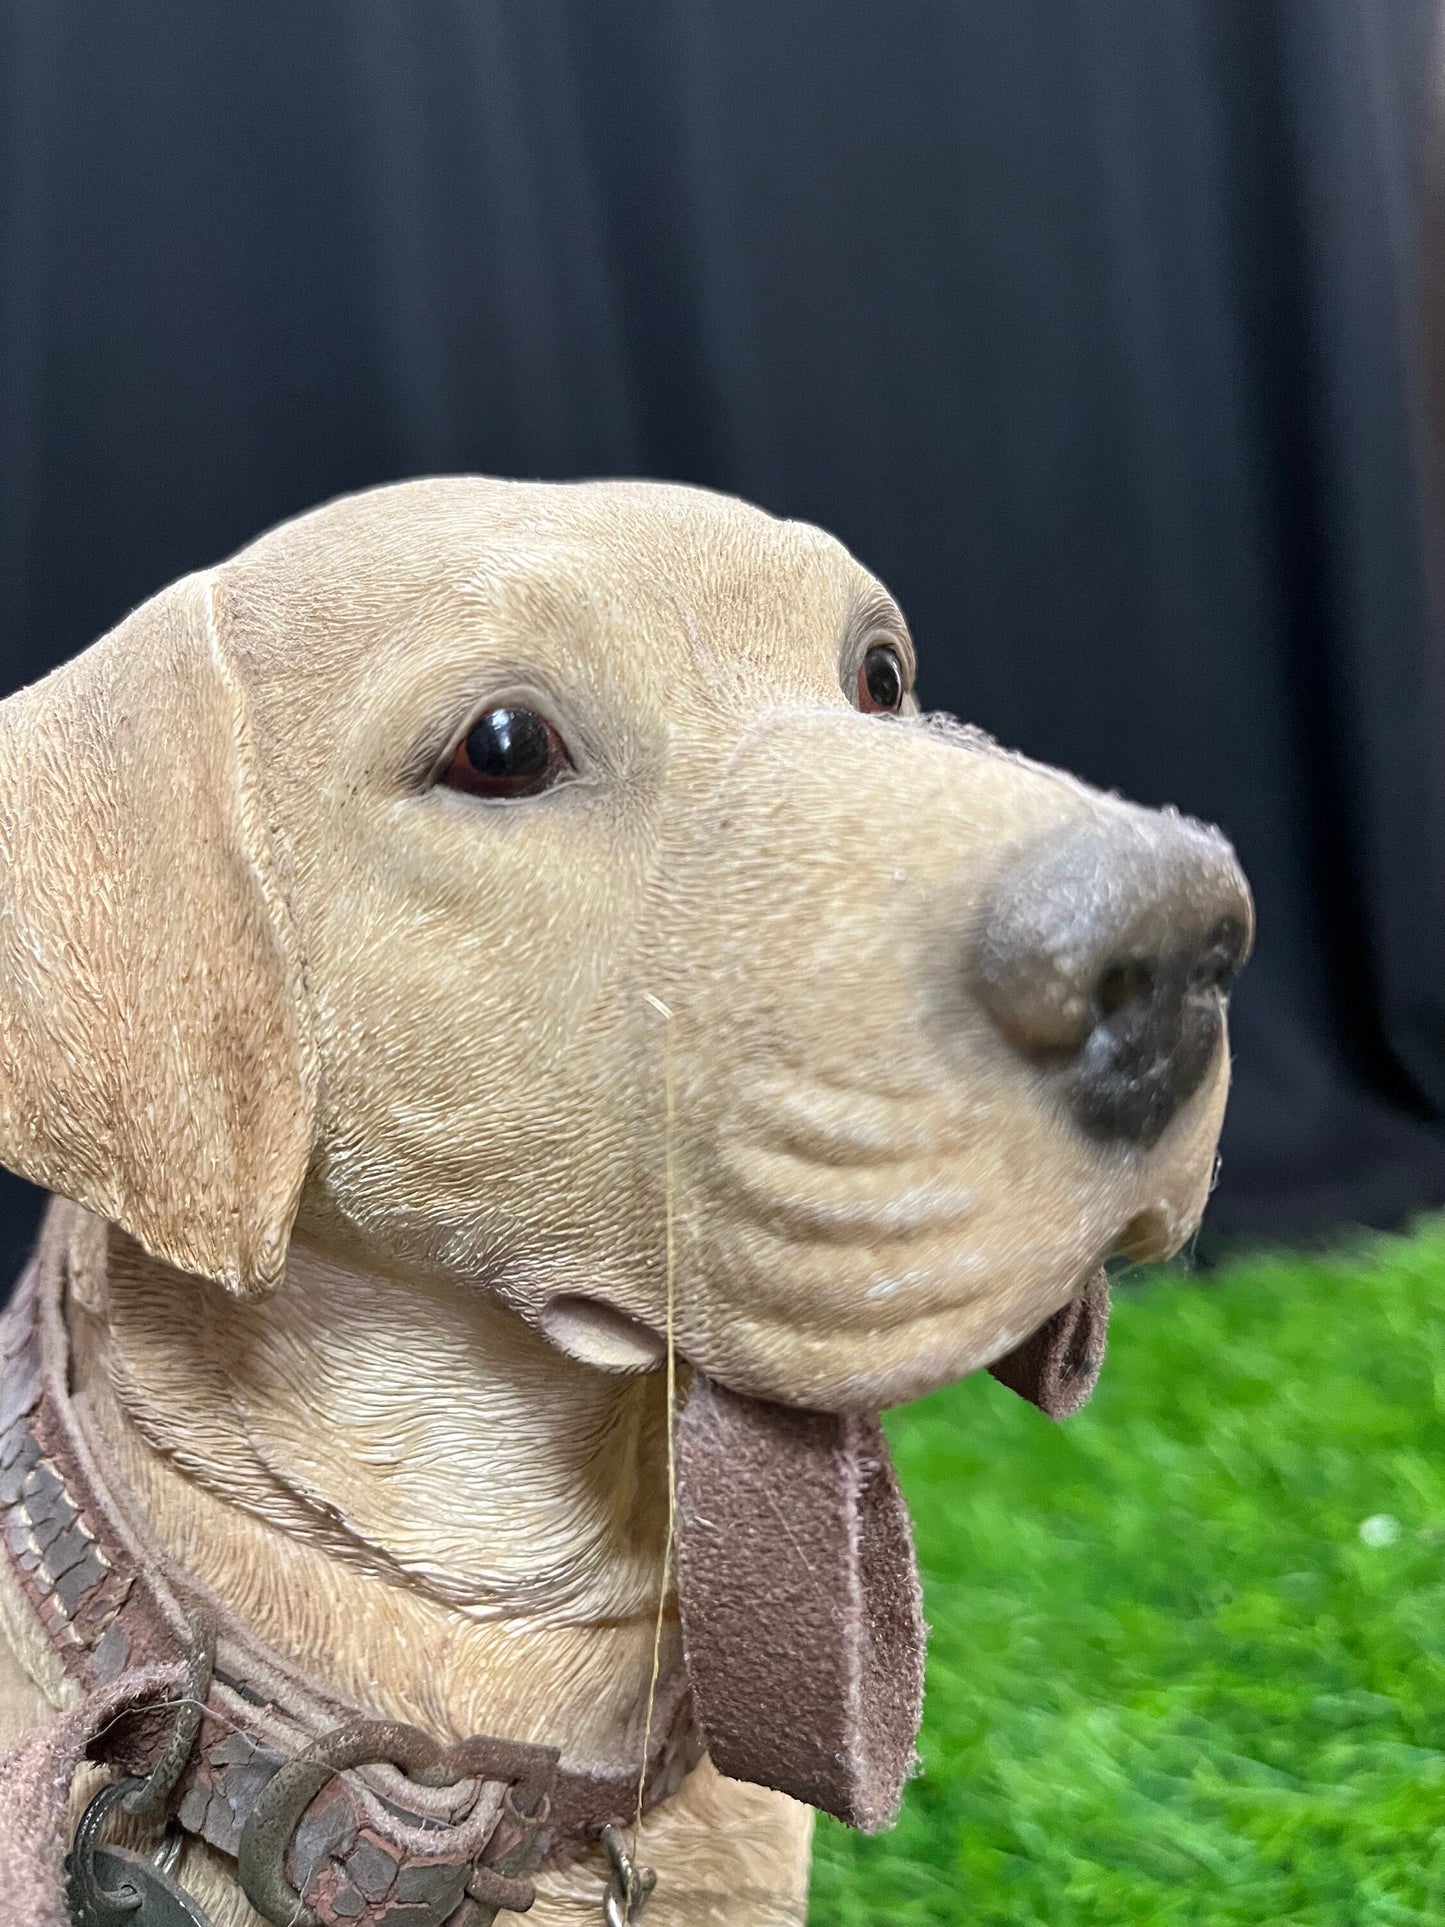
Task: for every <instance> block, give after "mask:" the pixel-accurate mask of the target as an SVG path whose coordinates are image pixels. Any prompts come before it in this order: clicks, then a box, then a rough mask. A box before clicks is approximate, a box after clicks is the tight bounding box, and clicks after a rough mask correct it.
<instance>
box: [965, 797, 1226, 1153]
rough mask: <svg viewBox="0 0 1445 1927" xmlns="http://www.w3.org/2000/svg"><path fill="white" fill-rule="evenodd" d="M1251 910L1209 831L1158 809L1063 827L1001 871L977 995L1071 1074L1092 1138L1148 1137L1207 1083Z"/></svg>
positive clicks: (1081, 1119) (1070, 1088)
mask: <svg viewBox="0 0 1445 1927" xmlns="http://www.w3.org/2000/svg"><path fill="white" fill-rule="evenodd" d="M1253 934H1254V911H1253V906H1252V904H1251V901H1250V895H1249V886H1248V885H1247V884H1246V882H1245V880H1244V875H1243V872H1242V871H1241V870H1240V868H1239V865H1238V863H1237V862H1236V861H1235V858H1234V852H1233V851H1232V850H1231V849H1230V847H1229V845H1228V843H1227V842H1226V841H1225V840H1224V838H1223V837H1222V836H1221V835H1220V834H1219V833H1218V831H1216V830H1210V829H1206V828H1205V827H1204V826H1203V825H1202V824H1198V823H1193V822H1190V821H1188V820H1186V819H1185V818H1182V817H1179V816H1177V815H1174V814H1172V813H1169V812H1158V813H1150V812H1147V811H1143V810H1139V811H1128V812H1125V811H1120V813H1119V815H1118V816H1117V817H1114V816H1099V817H1097V818H1092V819H1090V820H1088V821H1086V822H1082V823H1075V824H1072V825H1070V826H1069V827H1068V828H1067V829H1066V830H1064V831H1062V832H1058V833H1055V834H1054V835H1052V836H1049V837H1046V838H1045V839H1044V840H1043V841H1042V842H1040V843H1037V844H1035V845H1034V846H1033V847H1032V848H1030V849H1029V850H1028V851H1027V852H1026V853H1025V854H1024V856H1023V857H1022V858H1021V859H1020V860H1019V861H1018V862H1017V863H1016V864H1015V865H1014V866H1013V868H1012V869H1011V870H1009V871H1008V872H1007V874H1006V875H1005V877H1004V880H1003V883H1002V886H1001V888H1000V890H999V894H998V896H997V898H996V899H995V901H994V903H993V906H992V909H991V911H990V913H989V915H988V919H987V922H986V924H985V926H984V929H983V932H982V936H981V938H980V940H979V946H978V952H977V959H976V962H977V978H978V984H979V989H980V993H981V995H982V998H983V1002H984V1005H985V1007H986V1009H987V1010H988V1012H989V1014H990V1016H991V1017H992V1018H993V1020H994V1022H995V1023H996V1024H997V1025H998V1027H999V1029H1000V1030H1001V1031H1002V1032H1003V1034H1004V1036H1005V1037H1007V1038H1008V1039H1009V1041H1010V1042H1011V1043H1012V1044H1014V1045H1015V1046H1016V1047H1017V1049H1019V1050H1020V1051H1022V1052H1023V1053H1024V1055H1025V1056H1027V1057H1029V1058H1030V1059H1032V1060H1033V1061H1034V1062H1035V1063H1038V1064H1042V1065H1047V1066H1052V1067H1057V1068H1060V1069H1062V1070H1064V1071H1066V1073H1067V1092H1068V1102H1069V1106H1070V1109H1071V1110H1072V1112H1073V1114H1074V1117H1075V1118H1076V1119H1077V1121H1078V1123H1079V1125H1080V1126H1081V1128H1082V1129H1083V1130H1084V1131H1086V1132H1087V1133H1088V1134H1089V1136H1091V1137H1094V1138H1098V1139H1103V1140H1106V1141H1107V1140H1120V1139H1123V1140H1126V1141H1127V1142H1129V1143H1131V1144H1140V1145H1145V1146H1148V1145H1151V1144H1153V1143H1155V1142H1156V1140H1157V1139H1158V1138H1159V1137H1160V1136H1161V1134H1162V1133H1163V1131H1164V1128H1165V1126H1166V1125H1167V1124H1168V1123H1169V1120H1170V1119H1171V1118H1172V1117H1173V1116H1174V1114H1175V1112H1176V1111H1177V1110H1178V1109H1179V1107H1180V1105H1181V1104H1183V1103H1184V1102H1185V1101H1186V1099H1188V1098H1189V1097H1191V1096H1192V1095H1193V1093H1194V1092H1195V1091H1196V1090H1198V1088H1199V1086H1200V1085H1201V1084H1202V1083H1203V1081H1204V1078H1205V1075H1206V1073H1207V1072H1208V1070H1209V1068H1210V1066H1211V1065H1212V1064H1213V1062H1214V1060H1215V1057H1216V1054H1217V1053H1218V1051H1219V1048H1220V1040H1221V1038H1222V1036H1223V1033H1224V1005H1225V993H1226V992H1227V991H1228V989H1229V986H1230V984H1231V983H1232V982H1233V981H1234V979H1235V977H1236V976H1237V975H1238V974H1239V971H1240V969H1241V968H1242V967H1243V965H1244V962H1245V960H1246V958H1247V957H1248V955H1249V950H1250V945H1251V943H1252V941H1253Z"/></svg>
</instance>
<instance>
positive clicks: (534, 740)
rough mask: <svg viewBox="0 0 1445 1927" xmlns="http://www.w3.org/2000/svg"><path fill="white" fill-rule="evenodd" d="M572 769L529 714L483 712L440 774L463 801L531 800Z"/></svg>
mask: <svg viewBox="0 0 1445 1927" xmlns="http://www.w3.org/2000/svg"><path fill="white" fill-rule="evenodd" d="M571 768H572V758H571V757H570V756H569V755H568V754H567V748H566V745H565V744H564V743H563V741H562V738H561V737H560V736H559V735H558V734H557V732H556V730H555V729H554V728H553V727H552V725H551V724H550V723H549V722H548V721H547V718H546V717H545V716H539V715H538V714H537V712H536V710H535V709H489V710H487V712H486V713H485V715H482V716H478V718H477V720H476V721H475V722H474V723H473V724H472V726H471V728H470V729H469V730H468V731H467V733H466V735H465V736H463V738H462V740H461V741H460V742H459V743H458V744H457V746H456V749H455V750H454V751H453V753H452V758H451V761H450V762H449V763H448V764H447V766H446V768H445V770H444V771H443V772H442V779H441V780H442V782H443V783H444V784H445V785H446V786H447V788H448V789H454V790H465V791H466V792H467V794H468V795H469V796H492V797H513V796H535V795H536V794H537V792H538V791H539V790H545V789H548V788H550V787H551V785H552V784H553V783H555V782H556V780H557V778H558V777H559V776H561V775H563V774H564V772H565V771H567V770H569V769H571Z"/></svg>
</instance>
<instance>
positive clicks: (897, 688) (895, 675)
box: [858, 642, 908, 716]
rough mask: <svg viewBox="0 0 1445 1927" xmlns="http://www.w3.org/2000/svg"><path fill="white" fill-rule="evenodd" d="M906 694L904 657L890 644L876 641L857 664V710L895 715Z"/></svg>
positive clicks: (906, 678)
mask: <svg viewBox="0 0 1445 1927" xmlns="http://www.w3.org/2000/svg"><path fill="white" fill-rule="evenodd" d="M907 694H908V677H907V675H906V673H905V671H904V668H903V658H902V657H901V656H900V655H899V653H898V651H897V650H896V649H894V648H893V647H892V646H891V644H889V643H886V642H875V643H874V644H873V646H872V648H871V649H869V650H868V652H867V653H866V655H865V656H864V658H863V660H862V662H861V663H860V664H859V665H858V707H859V708H860V709H862V710H867V711H870V712H873V713H876V712H878V711H880V710H881V711H882V712H883V713H884V714H885V715H894V716H896V715H897V713H898V711H899V710H900V709H901V708H902V707H903V699H904V697H905V696H906V695H907Z"/></svg>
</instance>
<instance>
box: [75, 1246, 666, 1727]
mask: <svg viewBox="0 0 1445 1927" xmlns="http://www.w3.org/2000/svg"><path fill="white" fill-rule="evenodd" d="M70 1236H71V1277H72V1280H73V1281H74V1283H73V1286H72V1309H71V1314H70V1316H71V1321H72V1325H73V1329H74V1338H75V1347H76V1367H75V1369H76V1394H77V1404H78V1406H79V1407H80V1408H81V1409H82V1411H84V1412H85V1413H86V1415H87V1418H88V1422H89V1423H90V1424H91V1425H92V1426H93V1427H94V1429H95V1431H96V1432H97V1434H98V1435H99V1438H100V1440H101V1442H102V1443H103V1446H104V1448H105V1449H106V1451H107V1452H108V1453H109V1455H110V1457H111V1459H112V1460H113V1462H114V1463H115V1464H116V1465H117V1467H118V1470H119V1471H120V1473H121V1476H122V1477H123V1478H124V1480H125V1481H126V1483H127V1484H128V1486H129V1487H130V1488H131V1490H132V1491H133V1492H134V1494H135V1497H136V1501H137V1504H138V1507H139V1509H140V1511H141V1512H142V1513H143V1515H144V1517H145V1519H146V1520H147V1522H148V1524H149V1527H150V1530H151V1532H152V1534H153V1535H154V1536H155V1537H156V1538H157V1539H158V1540H159V1541H160V1543H161V1545H162V1546H163V1547H164V1549H165V1551H166V1552H167V1553H168V1554H169V1555H170V1556H171V1557H172V1558H173V1559H174V1560H176V1561H177V1562H178V1563H179V1564H180V1565H181V1566H183V1567H184V1568H185V1569H186V1570H187V1571H189V1572H191V1573H193V1574H194V1575H195V1576H196V1577H197V1578H199V1579H200V1580H202V1581H203V1582H204V1583H205V1584H207V1585H209V1586H210V1587H212V1588H213V1589H214V1590H215V1591H216V1592H218V1593H219V1594H221V1595H222V1596H223V1597H224V1598H225V1599H227V1600H228V1602H229V1603H230V1604H231V1605H232V1606H233V1607H234V1608H235V1609H236V1610H237V1611H238V1612H240V1613H241V1614H243V1615H244V1616H245V1617H246V1618H247V1619H248V1621H249V1622H250V1623H251V1624H252V1626H253V1627H254V1628H255V1631H256V1632H257V1634H258V1635H259V1636H260V1637H261V1638H262V1639H264V1640H266V1641H268V1642H269V1643H270V1644H272V1645H273V1646H275V1647H276V1648H277V1649H278V1650H280V1651H281V1652H283V1653H284V1654H286V1655H287V1656H288V1657H289V1658H291V1659H292V1660H293V1661H294V1662H296V1663H297V1664H299V1665H300V1666H302V1667H304V1668H305V1669H306V1670H307V1671H308V1672H310V1673H312V1674H313V1675H314V1676H315V1677H317V1678H318V1679H320V1680H323V1681H325V1682H326V1683H327V1684H328V1685H330V1686H331V1688H332V1689H333V1690H334V1691H336V1692H338V1693H340V1694H343V1695H345V1696H347V1697H349V1698H351V1699H354V1700H356V1701H358V1702H359V1703H360V1704H362V1705H364V1706H366V1707H368V1708H370V1709H374V1710H375V1711H376V1712H377V1713H379V1714H382V1715H384V1716H388V1717H394V1718H400V1719H405V1720H409V1721H412V1722H414V1723H416V1724H418V1725H421V1726H424V1727H426V1728H428V1729H429V1730H431V1731H434V1732H436V1733H438V1734H439V1735H457V1736H460V1735H463V1734H466V1733H470V1732H477V1731H486V1732H493V1733H500V1734H506V1735H508V1736H511V1737H515V1738H519V1739H526V1740H535V1741H540V1742H543V1743H549V1744H553V1745H561V1746H562V1747H563V1748H564V1750H565V1751H567V1752H569V1753H573V1754H576V1753H582V1752H587V1751H594V1750H595V1751H598V1752H606V1753H610V1752H615V1750H616V1747H617V1745H618V1743H619V1738H620V1736H622V1735H623V1734H630V1733H632V1732H633V1731H635V1729H636V1726H637V1716H638V1708H639V1705H640V1703H641V1702H642V1700H643V1699H644V1698H645V1696H646V1692H647V1682H648V1677H649V1673H650V1668H651V1663H652V1648H653V1628H654V1619H655V1614H656V1608H657V1590H658V1585H659V1583H660V1579H661V1574H662V1566H663V1542H664V1533H665V1521H666V1481H665V1452H664V1425H665V1407H664V1394H663V1386H662V1384H661V1381H660V1380H659V1379H658V1378H656V1377H644V1378H616V1377H611V1376H608V1375H606V1374H603V1373H600V1372H596V1371H593V1370H591V1369H589V1368H587V1367H584V1366H580V1365H577V1364H575V1363H573V1362H571V1361H569V1360H567V1359H565V1358H563V1357H562V1356H561V1355H560V1354H559V1353H557V1352H556V1351H555V1350H553V1349H552V1348H551V1347H550V1346H548V1345H547V1344H546V1342H545V1341H544V1340H542V1339H541V1338H539V1337H538V1336H537V1335H536V1334H534V1333H533V1332H531V1331H530V1330H529V1329H528V1328H527V1327H526V1326H525V1325H524V1324H522V1323H521V1321H520V1320H518V1319H517V1318H515V1317H514V1316H513V1315H512V1314H511V1313H509V1312H508V1311H506V1310H505V1309H504V1308H502V1307H501V1306H499V1305H498V1304H496V1303H495V1301H493V1300H491V1299H488V1298H486V1297H484V1296H483V1295H481V1294H474V1295H473V1294H466V1293H463V1292H460V1291H457V1290H442V1289H438V1288H437V1287H435V1286H433V1285H428V1284H418V1283H409V1282H405V1281H402V1280H399V1279H397V1278H393V1277H385V1276H381V1275H379V1274H376V1273H372V1272H368V1271H362V1270H358V1269H355V1268H350V1267H343V1266H340V1265H337V1264H335V1263H333V1262H331V1261H329V1260H328V1259H327V1258H326V1257H324V1256H323V1255H322V1254H320V1253H318V1252H316V1251H313V1250H308V1249H306V1248H305V1247H304V1246H298V1247H297V1248H296V1249H295V1251H294V1252H293V1255H292V1258H291V1261H290V1263H289V1266H288V1269H287V1273H286V1277H285V1279H284V1281H283V1283H282V1285H281V1286H280V1287H279V1288H278V1290H277V1291H276V1292H275V1294H274V1295H273V1296H271V1297H270V1298H268V1299H267V1300H266V1301H265V1302H264V1303H262V1304H244V1303H240V1302H238V1301H236V1300H234V1299H231V1298H228V1297H226V1296H224V1295H223V1294H222V1293H221V1292H220V1291H219V1290H218V1289H215V1288H212V1287H209V1286H207V1285H204V1284H202V1283H200V1282H198V1281H197V1280H196V1279H194V1278H190V1277H186V1276H185V1275H183V1274H181V1273H178V1272H176V1271H174V1270H172V1269H170V1268H169V1267H168V1266H165V1265H162V1264H159V1263H157V1262H156V1261H154V1260H151V1259H149V1258H147V1257H146V1256H145V1255H144V1254H143V1253H142V1252H141V1251H140V1250H139V1249H138V1247H136V1246H135V1245H134V1244H132V1243H131V1242H130V1241H129V1240H127V1239H125V1238H123V1237H121V1236H119V1235H118V1234H116V1233H115V1232H114V1231H113V1230H111V1231H107V1228H106V1227H104V1226H102V1225H100V1224H99V1223H98V1221H96V1220H94V1219H87V1218H85V1217H84V1215H83V1214H76V1220H75V1222H74V1224H73V1226H72V1230H71V1234H70ZM664 1650H665V1658H666V1662H667V1663H669V1664H675V1663H676V1659H677V1651H678V1635H677V1630H676V1624H675V1619H674V1618H673V1617H672V1615H671V1613H670V1614H669V1621H668V1628H667V1639H666V1642H665V1649H664Z"/></svg>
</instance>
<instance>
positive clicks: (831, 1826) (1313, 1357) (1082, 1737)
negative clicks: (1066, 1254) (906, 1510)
mask: <svg viewBox="0 0 1445 1927" xmlns="http://www.w3.org/2000/svg"><path fill="white" fill-rule="evenodd" d="M1442 1401H1445V1222H1442V1223H1430V1224H1427V1225H1425V1226H1424V1227H1422V1228H1421V1229H1420V1230H1419V1231H1418V1232H1417V1233H1416V1234H1415V1235H1413V1236H1412V1237H1410V1238H1397V1239H1386V1238H1379V1239H1371V1240H1368V1241H1366V1240H1363V1239H1362V1240H1361V1241H1360V1242H1359V1243H1358V1244H1357V1245H1356V1246H1354V1247H1352V1248H1351V1249H1350V1250H1348V1251H1345V1252H1342V1253H1339V1254H1336V1255H1334V1256H1332V1257H1329V1258H1307V1257H1305V1258H1302V1257H1290V1258H1268V1259H1261V1260H1254V1261H1251V1262H1240V1263H1236V1264H1233V1265H1231V1266H1230V1267H1229V1268H1227V1269H1224V1270H1222V1271H1219V1272H1216V1273H1214V1274H1212V1275H1211V1276H1207V1277H1205V1278H1203V1279H1198V1278H1194V1279H1183V1278H1181V1277H1180V1276H1179V1275H1178V1274H1168V1273H1165V1274H1160V1275H1158V1276H1156V1277H1155V1278H1153V1279H1151V1280H1148V1281H1146V1282H1144V1283H1142V1284H1139V1285H1135V1286H1126V1287H1124V1288H1123V1289H1122V1290H1119V1291H1117V1292H1116V1294H1115V1314H1114V1322H1113V1327H1112V1330H1111V1334H1110V1345H1109V1358H1108V1362H1107V1364H1106V1366H1105V1370H1104V1375H1103V1379H1102V1381H1101V1383H1100V1386H1099V1389H1098V1391H1097V1392H1096V1393H1095V1396H1094V1401H1093V1403H1092V1405H1091V1406H1090V1407H1089V1408H1088V1409H1087V1410H1086V1411H1085V1412H1083V1413H1082V1414H1081V1415H1080V1416H1079V1417H1078V1418H1076V1419H1073V1420H1071V1421H1070V1422H1069V1423H1068V1424H1067V1425H1065V1426H1061V1427H1055V1426H1053V1425H1051V1424H1049V1422H1048V1421H1047V1420H1046V1419H1044V1418H1043V1417H1042V1416H1041V1415H1040V1414H1039V1413H1037V1412H1035V1411H1034V1410H1033V1409H1032V1407H1029V1406H1025V1405H1024V1404H1022V1403H1021V1402H1020V1401H1018V1400H1017V1399H1015V1398H1014V1397H1013V1396H1012V1395H1011V1394H1010V1393H1009V1392H1007V1391H1005V1390H1004V1389H1003V1387H1002V1386H1000V1385H998V1384H996V1383H995V1382H994V1381H993V1380H992V1379H990V1378H988V1377H987V1376H982V1375H981V1376H980V1377H978V1378H975V1379H971V1380H969V1381H968V1382H967V1383H966V1384H963V1385H959V1386H956V1387H954V1388H953V1389H952V1390H950V1391H947V1392H944V1393H941V1394H939V1395H938V1396H937V1397H934V1398H931V1399H927V1400H925V1401H923V1402H922V1403H920V1404H918V1405H916V1406H913V1407H910V1408H908V1409H906V1410H904V1411H902V1412H899V1413H898V1414H896V1415H895V1416H894V1418H893V1419H892V1420H890V1424H889V1430H890V1433H891V1436H892V1438H893V1442H894V1448H895V1454H896V1457H897V1461H898V1467H899V1472H900V1474H901V1477H902V1480H903V1485H904V1488H905V1490H906V1491H907V1493H908V1496H909V1499H910V1502H911V1504H912V1507H913V1512H914V1517H915V1520H916V1522H917V1528H918V1544H919V1552H920V1558H921V1562H922V1566H923V1572H924V1588H925V1597H926V1610H927V1614H928V1619H929V1622H930V1625H931V1628H932V1632H931V1636H930V1641H929V1667H928V1703H927V1712H926V1715H925V1719H924V1726H923V1736H922V1741H921V1752H922V1756H923V1771H922V1773H921V1774H920V1776H919V1777H918V1778H917V1779H916V1780H914V1781H913V1782H912V1783H911V1785H910V1787H909V1789H908V1793H907V1796H906V1799H905V1802H904V1807H903V1814H902V1817H901V1819H900V1821H899V1824H898V1826H897V1828H896V1829H895V1830H894V1831H893V1832H891V1833H887V1834H884V1835H881V1836H879V1837H877V1838H875V1839H871V1840H864V1839H861V1838H859V1837H857V1836H856V1835H852V1834H850V1833H848V1832H847V1831H846V1830H845V1829H844V1828H842V1827H840V1826H838V1825H836V1824H835V1823H833V1822H831V1821H827V1820H823V1821H820V1823H819V1827H818V1836H817V1852H816V1863H815V1871H814V1876H813V1901H812V1911H811V1915H810V1919H811V1921H812V1923H814V1927H863V1923H868V1927H892V1923H895V1922H898V1923H905V1922H907V1923H912V1922H920V1923H921V1922H934V1921H938V1922H945V1921H946V1922H948V1923H950V1927H1004V1923H1008V1927H1013V1924H1014V1923H1024V1922H1028V1923H1030V1924H1031V1927H1032V1924H1034V1923H1041V1924H1042V1927H1116V1923H1123V1922H1129V1923H1136V1922H1149V1923H1161V1927H1162V1923H1169V1924H1170V1927H1174V1923H1180V1924H1181V1927H1183V1923H1188V1924H1189V1927H1196V1923H1199V1924H1202V1923H1208V1927H1235V1924H1236V1923H1238V1927H1304V1924H1305V1923H1309V1924H1310V1927H1315V1923H1319V1927H1325V1923H1329V1927H1344V1924H1348V1927H1406V1923H1410V1924H1411V1927H1413V1924H1414V1923H1419V1927H1425V1924H1426V1923H1430V1927H1438V1923H1440V1922H1441V1921H1442V1920H1445V1414H1442Z"/></svg>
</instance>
